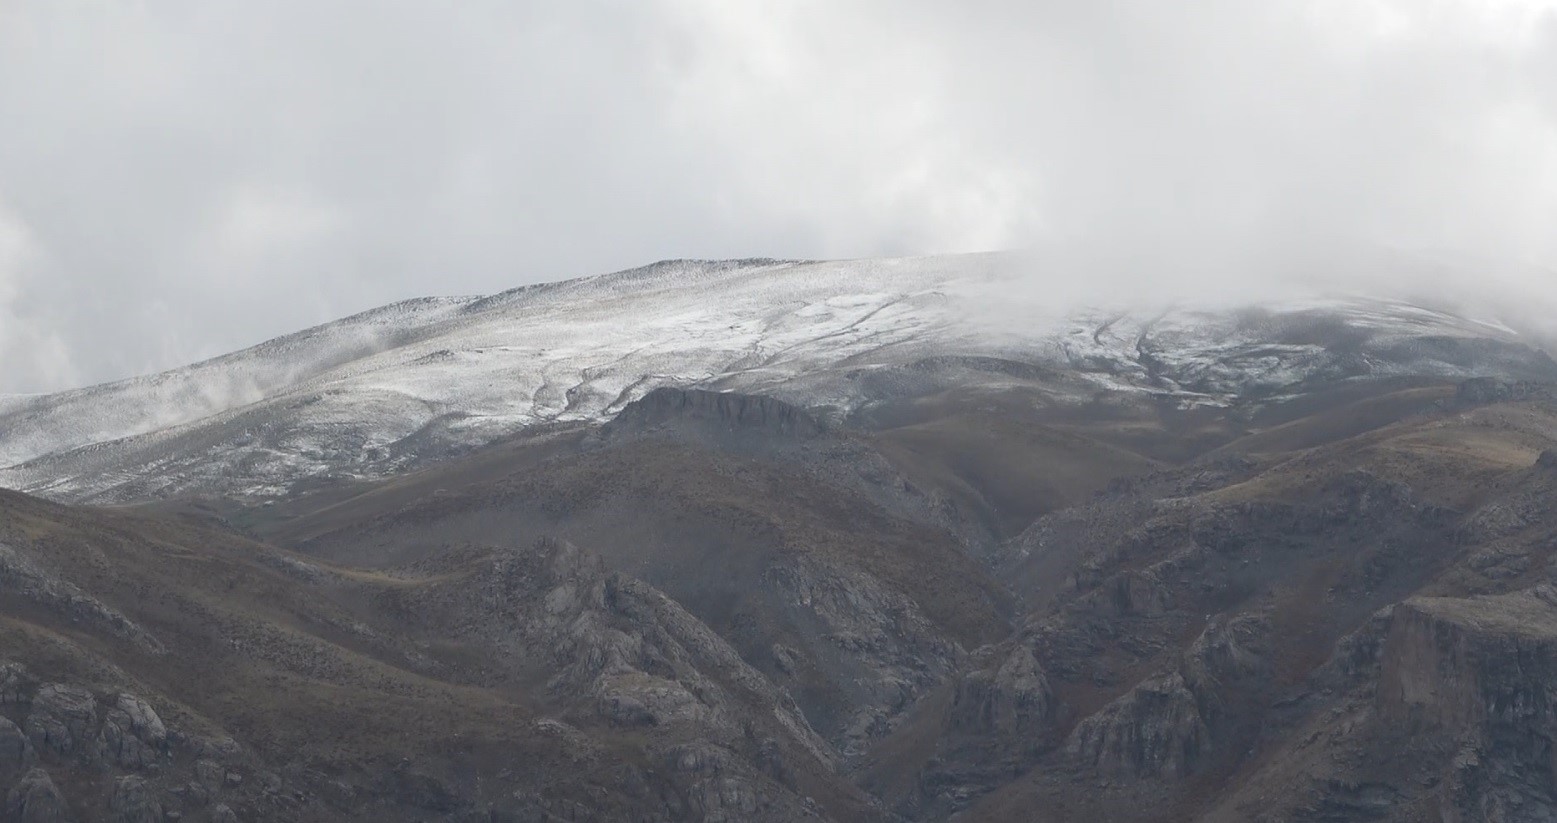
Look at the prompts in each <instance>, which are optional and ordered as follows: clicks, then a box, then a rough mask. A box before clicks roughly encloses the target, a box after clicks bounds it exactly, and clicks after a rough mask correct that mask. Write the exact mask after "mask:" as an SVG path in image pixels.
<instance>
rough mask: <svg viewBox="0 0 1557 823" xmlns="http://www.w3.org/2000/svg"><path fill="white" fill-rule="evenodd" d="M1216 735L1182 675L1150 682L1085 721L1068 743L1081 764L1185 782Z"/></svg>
mask: <svg viewBox="0 0 1557 823" xmlns="http://www.w3.org/2000/svg"><path fill="white" fill-rule="evenodd" d="M1210 738H1211V732H1210V729H1208V728H1207V726H1206V720H1205V718H1204V717H1203V716H1202V714H1201V710H1200V705H1199V702H1198V701H1197V700H1196V699H1195V694H1194V692H1192V691H1191V690H1190V688H1189V685H1188V684H1187V683H1185V681H1184V677H1183V676H1182V675H1180V674H1179V673H1177V672H1175V673H1173V674H1168V675H1163V676H1161V677H1156V678H1153V679H1151V680H1148V681H1146V682H1144V683H1142V684H1140V685H1138V686H1136V687H1135V688H1134V689H1131V690H1130V692H1129V693H1127V694H1125V695H1124V696H1123V697H1121V698H1119V699H1118V700H1115V701H1114V702H1113V703H1110V704H1109V705H1108V706H1106V707H1104V708H1103V710H1102V711H1100V712H1098V713H1097V714H1095V715H1093V716H1091V717H1089V718H1087V719H1086V720H1083V721H1082V722H1081V724H1080V725H1078V726H1077V727H1076V730H1075V731H1074V732H1072V733H1071V737H1070V740H1069V741H1067V743H1066V751H1067V753H1068V754H1069V755H1070V756H1072V757H1073V758H1075V759H1076V760H1077V761H1079V762H1081V763H1083V764H1085V765H1087V766H1092V767H1095V768H1097V769H1099V770H1101V771H1103V772H1105V773H1111V774H1116V775H1123V776H1129V777H1184V776H1186V775H1188V774H1190V773H1191V772H1192V771H1193V770H1194V769H1195V767H1196V766H1197V765H1198V764H1199V763H1200V761H1201V759H1202V757H1203V756H1204V755H1205V753H1206V751H1207V750H1208V749H1209V747H1210Z"/></svg>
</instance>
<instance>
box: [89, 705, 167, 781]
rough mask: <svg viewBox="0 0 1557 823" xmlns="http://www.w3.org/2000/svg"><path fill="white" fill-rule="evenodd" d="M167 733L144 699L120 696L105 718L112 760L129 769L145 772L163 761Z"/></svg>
mask: <svg viewBox="0 0 1557 823" xmlns="http://www.w3.org/2000/svg"><path fill="white" fill-rule="evenodd" d="M167 741H168V730H167V727H166V726H164V725H163V724H162V718H160V717H158V716H157V712H156V711H155V710H154V709H152V707H151V706H150V705H149V704H148V703H147V702H146V701H144V700H142V699H140V698H139V697H136V696H135V695H133V694H121V695H119V696H118V698H116V699H115V702H114V705H113V708H111V709H109V710H108V712H107V714H106V715H105V716H104V717H103V746H104V749H105V750H106V752H107V754H108V756H109V757H111V758H113V760H114V761H115V762H117V763H118V764H119V765H120V766H123V767H124V768H127V769H145V768H149V767H151V766H152V765H154V764H156V763H157V762H158V761H159V760H161V759H162V757H163V755H164V753H165V752H166V749H167Z"/></svg>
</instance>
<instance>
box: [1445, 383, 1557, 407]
mask: <svg viewBox="0 0 1557 823" xmlns="http://www.w3.org/2000/svg"><path fill="white" fill-rule="evenodd" d="M1554 397H1557V391H1554V387H1553V386H1552V385H1550V384H1548V383H1537V382H1533V381H1529V380H1500V379H1498V378H1496V377H1472V378H1470V379H1469V380H1462V381H1460V384H1459V385H1458V386H1457V387H1456V389H1455V393H1454V399H1455V401H1456V402H1457V403H1459V404H1460V405H1462V406H1484V405H1487V404H1490V403H1517V402H1520V401H1524V400H1551V399H1553V398H1554Z"/></svg>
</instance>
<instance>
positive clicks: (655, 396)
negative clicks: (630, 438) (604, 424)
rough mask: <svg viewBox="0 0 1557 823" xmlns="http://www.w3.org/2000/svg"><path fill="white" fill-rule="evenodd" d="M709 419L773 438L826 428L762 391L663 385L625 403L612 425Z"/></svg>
mask: <svg viewBox="0 0 1557 823" xmlns="http://www.w3.org/2000/svg"><path fill="white" fill-rule="evenodd" d="M686 422H694V423H695V422H705V423H713V424H715V425H717V426H720V427H723V428H725V429H726V430H731V431H734V430H740V431H747V432H755V433H760V434H763V435H766V436H769V437H774V436H778V437H786V436H787V437H801V438H804V437H815V436H817V435H820V434H821V433H822V432H824V431H825V430H826V427H825V425H824V424H823V423H822V421H821V420H819V419H817V418H816V417H815V416H813V415H812V414H811V413H810V412H807V411H805V410H804V409H802V408H800V407H798V406H794V405H791V404H789V403H786V402H784V401H782V400H778V399H776V398H773V397H767V396H764V395H760V394H741V393H738V392H721V391H709V390H707V389H683V388H674V387H670V386H661V387H660V388H657V389H654V390H653V391H650V392H649V393H648V394H646V395H644V396H643V397H642V398H640V399H638V400H634V401H633V402H631V403H628V404H627V405H626V406H624V407H623V408H622V410H621V412H620V413H618V414H617V415H616V417H615V418H613V419H612V422H611V427H614V428H623V427H643V428H648V427H653V426H664V425H666V424H669V423H686Z"/></svg>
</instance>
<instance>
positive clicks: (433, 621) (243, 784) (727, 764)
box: [0, 257, 1557, 822]
mask: <svg viewBox="0 0 1557 823" xmlns="http://www.w3.org/2000/svg"><path fill="white" fill-rule="evenodd" d="M1004 266H1005V264H1004V263H1002V262H1001V259H1000V258H988V257H986V258H974V259H966V260H959V259H956V258H944V259H937V260H931V261H892V262H870V263H857V264H847V263H839V264H794V263H774V262H767V261H761V262H747V263H735V264H690V263H679V264H664V265H660V266H657V267H650V268H648V269H644V270H638V271H634V272H628V273H624V274H621V275H614V276H607V277H604V278H595V279H592V280H585V281H574V282H570V283H564V284H555V285H552V286H546V287H536V288H532V289H527V290H521V291H519V292H515V293H511V294H508V295H501V296H499V297H497V298H489V299H483V300H474V299H472V300H450V301H425V302H420V303H413V304H406V305H404V306H399V307H392V308H390V309H386V310H384V311H381V312H377V313H369V314H368V315H363V316H360V317H358V318H353V319H351V320H349V321H344V322H343V323H341V324H335V325H332V326H328V327H324V328H321V329H317V330H313V331H310V332H306V333H304V334H302V335H299V336H296V337H294V338H287V339H285V340H282V341H277V342H275V343H272V344H267V345H266V346H262V347H260V348H259V349H256V350H254V351H253V352H248V353H241V354H238V355H233V356H231V357H230V358H227V359H224V360H219V361H213V363H210V364H202V365H199V366H194V367H191V368H190V369H188V370H184V371H181V372H178V373H173V374H170V375H164V376H161V377H158V378H147V379H143V380H140V381H131V382H129V383H125V384H117V385H114V386H108V387H99V388H96V389H87V390H82V391H80V392H73V393H70V394H68V395H62V396H53V397H42V398H27V399H20V400H16V399H13V400H9V401H6V402H5V404H4V405H3V406H0V424H3V425H0V453H3V454H5V455H8V456H9V457H10V458H11V460H12V463H13V465H12V466H11V467H10V468H9V469H6V472H7V473H6V474H5V475H4V476H5V478H6V480H7V482H9V483H11V484H13V485H16V486H19V487H22V488H23V489H24V490H25V491H28V492H31V493H32V494H33V495H36V494H42V495H44V496H46V497H53V498H56V499H55V500H54V501H49V500H44V499H42V498H40V497H38V496H31V495H29V494H22V493H15V492H5V493H0V625H3V626H4V630H3V631H0V794H4V806H3V810H0V819H6V820H11V819H15V820H28V821H33V820H37V821H42V820H66V819H71V820H97V819H107V820H123V821H141V820H146V821H152V820H168V819H188V820H220V821H228V820H272V819H277V820H337V819H363V820H430V819H464V820H483V821H494V820H505V821H506V820H524V821H530V820H535V821H550V820H646V821H647V820H667V821H668V820H703V821H719V820H729V821H735V820H775V821H777V820H801V819H816V820H835V821H846V820H883V821H886V820H904V821H939V820H951V819H956V820H963V821H982V820H989V821H1005V820H1053V821H1068V820H1097V819H1105V820H1122V821H1164V822H1166V821H1190V820H1213V821H1241V820H1264V821H1351V820H1387V821H1402V822H1404V821H1427V820H1433V821H1439V820H1452V821H1544V820H1557V778H1554V775H1557V761H1554V760H1553V757H1554V755H1553V746H1552V740H1553V738H1554V735H1557V693H1554V691H1553V689H1554V688H1557V686H1553V684H1554V683H1557V588H1554V587H1557V578H1554V577H1553V574H1552V572H1550V571H1549V570H1550V569H1551V568H1552V566H1551V562H1550V561H1551V557H1552V554H1553V552H1554V551H1557V512H1554V510H1553V508H1554V507H1553V506H1552V504H1551V501H1552V500H1553V499H1554V497H1553V495H1554V494H1557V451H1554V448H1557V363H1553V362H1552V360H1551V359H1550V358H1548V357H1547V356H1546V354H1545V353H1543V351H1542V350H1541V349H1540V347H1539V346H1537V345H1534V344H1533V343H1530V342H1528V341H1526V340H1525V339H1524V338H1522V337H1520V335H1519V334H1518V333H1517V332H1516V331H1514V330H1511V329H1505V328H1502V327H1499V326H1497V325H1496V324H1492V323H1487V322H1479V321H1474V320H1469V319H1465V318H1459V317H1455V316H1454V315H1452V314H1445V313H1442V312H1437V311H1428V310H1425V309H1421V308H1418V307H1414V306H1410V305H1406V304H1400V303H1380V302H1368V301H1356V300H1353V301H1310V302H1305V303H1300V304H1299V303H1284V304H1281V305H1278V306H1267V307H1262V308H1254V309H1236V310H1234V309H1228V310H1217V311H1210V310H1204V311H1203V310H1198V309H1197V310H1189V309H1184V308H1180V309H1177V310H1174V311H1170V312H1166V313H1154V314H1151V315H1142V314H1138V313H1137V314H1132V313H1111V312H1092V313H1086V312H1082V313H1076V314H1074V315H1071V316H1069V318H1068V319H1064V320H1057V321H1054V323H1057V325H1054V324H1052V323H1051V324H1050V325H1045V326H1042V327H1041V328H1039V327H1037V326H1035V327H1034V328H1032V329H1028V330H1025V331H1020V332H1019V333H1018V332H1015V331H1013V330H1012V328H1011V327H1009V326H1005V327H996V326H990V325H985V326H974V325H971V324H970V321H968V320H967V318H966V317H964V316H963V315H962V314H961V312H962V311H963V310H964V309H966V308H968V307H969V306H970V305H972V303H969V302H967V301H969V300H973V299H974V297H973V296H970V295H978V294H979V293H980V292H979V289H983V288H986V287H988V284H990V283H1002V282H1009V280H1008V279H1009V277H1010V276H1011V274H1010V272H1009V271H1007V270H1006V269H1005V268H1004ZM851 267H852V268H851ZM849 272H856V273H857V274H858V276H857V277H854V278H852V279H847V278H840V276H839V275H840V274H841V273H844V274H846V273H849ZM974 285H977V286H978V288H974ZM959 289H960V290H961V291H959ZM699 292H702V293H705V294H707V295H713V296H718V297H720V298H721V300H723V299H726V298H728V302H723V303H722V302H720V300H713V299H710V300H709V301H708V302H707V303H706V304H704V303H698V302H696V301H695V300H693V299H692V297H690V296H689V295H695V294H697V293H699ZM959 294H960V295H961V296H960V297H959V296H956V295H959ZM864 295H871V296H870V298H869V299H866V297H865V296H864ZM948 295H951V296H948ZM957 301H963V302H960V303H958V302H957ZM632 307H636V308H637V309H638V312H637V314H632V313H631V312H629V308H632ZM613 313H614V314H613ZM612 316H616V317H617V319H616V320H613V321H611V322H607V321H608V320H610V318H611V317H612ZM582 318H594V320H593V321H591V322H593V323H594V324H595V325H593V326H590V325H587V324H586V326H584V327H581V330H580V331H577V332H576V333H573V332H569V333H568V334H563V333H562V332H561V331H560V330H561V329H562V328H563V326H564V325H565V323H567V322H574V321H579V320H580V319H582ZM548 323H549V324H552V325H550V326H548V325H547V324H548ZM818 324H820V325H818ZM1018 325H1020V324H1018ZM624 329H625V331H624ZM559 335H561V336H559ZM570 335H571V336H570ZM629 338H631V339H629ZM543 339H544V341H545V343H546V345H544V346H541V345H540V344H539V343H538V342H537V341H542V340H543ZM595 340H598V341H600V346H599V348H598V349H591V348H590V346H589V344H590V342H591V341H595ZM343 341H345V342H343ZM613 341H615V342H613ZM629 342H630V343H631V345H627V343H629ZM617 343H621V344H622V345H623V346H626V348H625V349H623V348H621V347H620V346H618V347H617V348H612V347H613V346H617ZM429 347H430V350H429V351H424V349H428V348H429ZM542 349H544V351H545V353H544V354H542V353H541V352H542ZM618 349H620V350H618ZM429 358H430V359H429ZM597 361H598V362H597ZM472 364H476V365H475V366H473V365H472ZM245 369H246V370H247V372H245V373H247V374H248V375H249V378H252V379H251V380H250V382H251V383H252V385H251V386H249V388H248V390H247V393H244V394H242V396H241V397H238V396H236V395H235V396H234V397H237V399H236V400H234V397H227V396H218V394H219V393H218V392H214V391H210V390H208V388H209V387H210V386H213V385H217V384H219V383H220V381H221V380H222V379H226V378H228V377H232V376H233V375H234V374H235V373H238V372H242V371H243V370H245ZM246 379H248V378H246ZM536 381H541V382H539V383H537V382H536ZM548 381H549V382H548ZM546 386H551V387H552V388H553V389H556V390H557V396H556V397H553V396H552V389H548V388H546ZM197 396H198V397H202V398H204V400H199V401H197V400H193V399H191V398H195V397H197ZM169 398H172V400H171V401H170V400H169ZM385 398H390V399H389V400H386V399H385ZM170 402H171V404H172V405H171V408H172V409H173V410H172V411H170V410H169V408H170V407H169V403H170ZM202 403H205V404H206V405H201V404H202ZM116 404H117V406H118V407H119V408H120V409H122V410H123V412H124V413H123V415H122V416H120V417H115V416H114V415H113V414H110V413H109V410H110V409H111V408H113V407H114V406H115V405H116ZM505 409H506V410H505ZM408 410H415V411H408ZM89 502H96V503H98V504H102V503H106V502H112V503H114V504H115V505H112V506H103V505H96V506H93V505H82V504H83V503H89Z"/></svg>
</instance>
